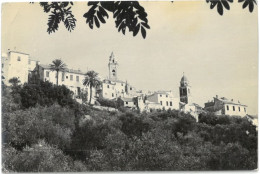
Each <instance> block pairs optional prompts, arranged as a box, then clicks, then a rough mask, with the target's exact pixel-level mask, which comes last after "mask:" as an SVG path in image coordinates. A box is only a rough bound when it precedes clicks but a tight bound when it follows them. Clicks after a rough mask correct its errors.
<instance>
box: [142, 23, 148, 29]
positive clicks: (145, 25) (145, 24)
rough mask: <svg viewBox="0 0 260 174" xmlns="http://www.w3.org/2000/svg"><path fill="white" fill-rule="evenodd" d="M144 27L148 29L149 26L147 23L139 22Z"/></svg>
mask: <svg viewBox="0 0 260 174" xmlns="http://www.w3.org/2000/svg"><path fill="white" fill-rule="evenodd" d="M141 24H142V25H143V26H144V27H145V28H147V29H150V26H149V25H148V24H147V23H144V22H142V23H141Z"/></svg>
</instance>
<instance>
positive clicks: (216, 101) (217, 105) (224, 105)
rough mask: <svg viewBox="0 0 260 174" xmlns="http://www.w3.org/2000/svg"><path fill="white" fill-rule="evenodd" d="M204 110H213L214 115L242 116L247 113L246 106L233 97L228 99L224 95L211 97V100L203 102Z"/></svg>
mask: <svg viewBox="0 0 260 174" xmlns="http://www.w3.org/2000/svg"><path fill="white" fill-rule="evenodd" d="M204 110H206V111H209V112H213V113H214V114H216V115H230V116H231V115H236V116H241V117H244V116H246V115H247V106H246V105H244V104H241V103H240V102H239V101H237V102H235V101H234V100H233V99H231V100H228V99H227V98H225V97H221V98H219V97H218V96H217V95H216V97H213V101H209V102H207V103H205V107H204Z"/></svg>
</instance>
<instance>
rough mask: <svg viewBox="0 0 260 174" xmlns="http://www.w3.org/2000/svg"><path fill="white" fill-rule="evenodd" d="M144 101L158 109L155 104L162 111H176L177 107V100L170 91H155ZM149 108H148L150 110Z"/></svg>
mask: <svg viewBox="0 0 260 174" xmlns="http://www.w3.org/2000/svg"><path fill="white" fill-rule="evenodd" d="M146 99H147V103H150V105H151V106H152V105H154V104H155V103H156V108H158V106H157V104H159V105H160V106H161V107H160V108H162V109H163V108H164V109H178V107H179V105H178V99H177V98H174V96H173V93H172V91H156V92H154V93H153V94H151V95H149V96H147V97H146ZM151 106H150V107H149V108H152V107H151Z"/></svg>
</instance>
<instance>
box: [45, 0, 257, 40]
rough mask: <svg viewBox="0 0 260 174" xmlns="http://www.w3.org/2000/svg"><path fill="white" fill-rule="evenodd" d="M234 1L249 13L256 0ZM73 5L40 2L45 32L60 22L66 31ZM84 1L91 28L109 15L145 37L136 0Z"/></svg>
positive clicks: (226, 6) (215, 0) (223, 6)
mask: <svg viewBox="0 0 260 174" xmlns="http://www.w3.org/2000/svg"><path fill="white" fill-rule="evenodd" d="M172 2H173V1H172ZM206 2H207V3H209V4H210V9H216V10H217V12H218V13H219V15H223V14H224V10H230V9H231V7H230V5H231V4H232V3H233V0H206ZM238 2H239V3H242V7H243V9H245V8H248V9H249V11H250V12H251V13H252V12H253V10H254V6H255V5H256V4H257V3H256V0H238ZM73 5H74V4H73V2H72V1H70V2H40V6H41V7H42V8H43V11H44V12H45V13H48V14H49V19H48V23H47V25H48V29H47V32H48V33H49V34H50V33H53V32H55V31H57V30H58V28H59V24H60V23H61V22H63V23H64V25H65V27H66V29H67V30H68V31H70V32H71V31H72V30H74V29H75V27H76V21H77V20H76V18H75V16H74V15H73V13H72V7H73ZM87 5H88V6H89V9H88V11H87V12H86V13H85V14H84V15H83V17H84V18H86V23H87V24H88V25H89V27H90V28H91V29H93V28H94V26H96V27H97V28H99V27H100V26H101V24H105V23H106V21H107V19H108V18H109V15H110V16H112V18H114V20H115V26H116V28H117V29H118V32H122V33H123V34H125V32H126V31H127V30H128V31H129V32H132V33H133V36H136V35H137V34H138V33H141V34H142V37H143V38H144V39H145V38H146V30H147V29H150V26H149V25H148V17H147V16H148V14H147V13H146V11H145V8H144V7H143V6H142V5H140V4H139V2H138V1H90V2H88V3H87ZM87 5H86V7H87ZM169 5H171V4H169ZM139 31H140V32H139Z"/></svg>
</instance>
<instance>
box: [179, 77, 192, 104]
mask: <svg viewBox="0 0 260 174" xmlns="http://www.w3.org/2000/svg"><path fill="white" fill-rule="evenodd" d="M190 89H191V86H190V85H189V81H188V79H187V77H186V76H185V75H184V73H183V76H182V78H181V82H180V102H183V103H191V102H192V97H191V91H190Z"/></svg>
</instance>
